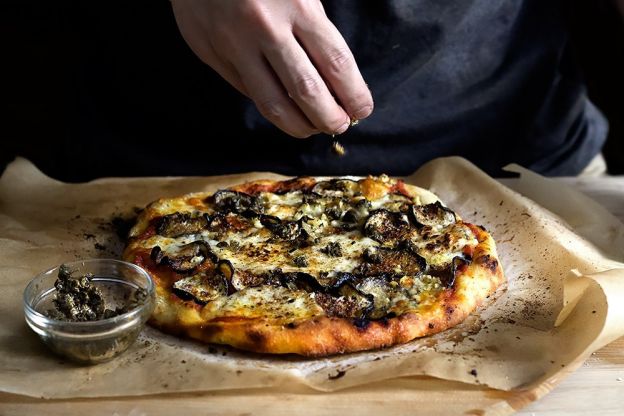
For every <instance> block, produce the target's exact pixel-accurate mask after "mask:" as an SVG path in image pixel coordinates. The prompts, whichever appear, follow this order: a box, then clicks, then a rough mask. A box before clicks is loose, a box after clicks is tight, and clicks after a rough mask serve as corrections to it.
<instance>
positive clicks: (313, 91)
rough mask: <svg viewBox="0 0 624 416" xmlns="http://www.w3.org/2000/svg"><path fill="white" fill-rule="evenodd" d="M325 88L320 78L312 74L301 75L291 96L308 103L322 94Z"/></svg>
mask: <svg viewBox="0 0 624 416" xmlns="http://www.w3.org/2000/svg"><path fill="white" fill-rule="evenodd" d="M323 86H324V85H323V81H322V80H321V79H320V78H319V77H317V76H314V75H310V74H307V75H301V76H299V77H298V78H297V79H296V80H295V83H294V89H293V92H292V93H291V95H292V98H294V99H295V100H297V99H300V100H303V101H308V100H310V99H313V98H315V97H317V96H318V95H319V94H321V92H322V91H323Z"/></svg>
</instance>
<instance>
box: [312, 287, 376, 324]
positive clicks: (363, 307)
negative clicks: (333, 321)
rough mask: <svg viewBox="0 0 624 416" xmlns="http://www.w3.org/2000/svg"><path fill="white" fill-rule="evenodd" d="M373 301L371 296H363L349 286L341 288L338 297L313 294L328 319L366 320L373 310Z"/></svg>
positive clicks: (321, 293) (320, 293) (318, 293)
mask: <svg viewBox="0 0 624 416" xmlns="http://www.w3.org/2000/svg"><path fill="white" fill-rule="evenodd" d="M373 299H374V298H373V295H369V294H363V293H361V292H359V291H358V290H357V289H355V288H353V287H352V286H351V285H349V284H347V285H344V286H342V288H341V293H340V296H332V295H330V294H327V293H323V292H316V293H314V300H315V301H316V303H317V304H318V305H319V306H320V307H321V308H323V310H324V311H325V313H326V314H327V316H330V317H340V318H360V319H362V318H366V317H367V316H368V314H369V313H370V312H371V311H372V310H373V309H374V306H375V305H374V300H373Z"/></svg>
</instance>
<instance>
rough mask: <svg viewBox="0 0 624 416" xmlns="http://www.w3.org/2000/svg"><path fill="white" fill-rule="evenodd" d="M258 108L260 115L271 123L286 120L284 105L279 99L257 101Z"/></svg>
mask: <svg viewBox="0 0 624 416" xmlns="http://www.w3.org/2000/svg"><path fill="white" fill-rule="evenodd" d="M256 107H257V108H258V111H259V112H260V114H262V115H263V116H264V117H266V118H267V119H269V120H271V121H280V120H283V119H284V114H285V111H286V110H285V108H284V104H283V103H282V102H281V101H280V100H279V99H272V98H268V99H263V100H258V101H256Z"/></svg>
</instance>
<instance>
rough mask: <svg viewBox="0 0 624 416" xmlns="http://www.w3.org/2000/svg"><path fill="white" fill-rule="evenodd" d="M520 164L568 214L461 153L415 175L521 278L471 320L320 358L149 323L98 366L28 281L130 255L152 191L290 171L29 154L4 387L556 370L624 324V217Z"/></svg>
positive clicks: (36, 391)
mask: <svg viewBox="0 0 624 416" xmlns="http://www.w3.org/2000/svg"><path fill="white" fill-rule="evenodd" d="M510 169H512V170H514V171H516V172H521V173H522V175H523V176H522V178H521V180H520V181H518V189H519V190H520V191H521V192H522V193H524V194H526V195H529V196H531V197H532V198H533V199H536V200H539V201H546V202H543V205H546V206H547V208H549V209H550V210H551V211H554V212H558V213H560V214H562V217H563V218H562V217H559V216H556V215H554V214H552V213H551V212H550V211H548V210H546V209H544V208H543V207H542V206H540V205H537V204H536V203H535V202H533V201H532V200H530V199H528V198H526V197H523V196H521V195H520V194H518V193H516V192H514V191H512V190H510V189H508V188H506V187H504V186H502V185H501V184H499V183H498V182H497V181H495V180H493V179H491V178H490V177H488V176H487V175H485V174H484V173H483V172H481V171H479V170H478V169H477V168H476V167H474V166H473V165H471V164H470V163H469V162H467V161H465V160H463V159H460V158H445V159H437V160H435V161H432V162H430V163H429V164H427V165H426V166H424V167H423V168H421V169H419V170H418V171H417V172H416V173H414V174H413V175H411V176H409V177H407V178H406V181H407V182H408V183H412V184H415V185H418V186H421V187H424V188H428V189H430V190H432V191H433V192H434V193H436V194H437V195H438V196H439V197H440V198H441V199H442V200H443V201H444V202H445V203H446V204H447V205H448V206H450V207H451V208H453V209H454V210H455V211H456V212H458V213H459V214H460V215H461V216H462V217H463V218H464V219H465V220H467V221H469V222H473V223H476V224H480V225H484V226H485V227H486V228H487V229H488V230H489V231H490V232H491V233H492V234H493V236H494V238H495V240H496V241H497V245H498V250H499V254H500V259H501V262H502V265H503V268H504V270H505V274H506V275H507V278H508V283H507V284H506V285H504V287H502V288H500V290H499V291H498V292H497V293H496V295H494V296H492V298H491V299H490V300H489V301H488V302H487V303H488V304H487V305H484V306H483V307H482V308H481V309H480V310H479V311H477V313H475V314H473V316H471V317H470V318H469V319H468V320H467V321H466V322H464V323H463V324H462V325H460V326H459V327H456V328H453V329H451V330H449V331H445V332H443V333H441V334H437V335H434V336H431V337H426V338H422V339H418V340H415V341H413V342H410V343H408V344H405V345H400V346H396V347H393V348H388V349H384V350H379V351H371V352H362V353H356V354H347V355H341V356H334V357H328V358H320V359H309V358H301V357H296V356H287V357H279V356H268V355H257V354H250V353H244V352H238V351H235V350H233V349H230V348H227V347H220V346H210V345H203V344H199V343H196V342H194V341H188V340H181V339H177V338H175V337H172V336H168V335H165V334H162V333H160V332H159V331H157V330H155V329H152V328H147V329H146V330H145V331H144V333H143V334H142V335H141V337H140V338H139V340H138V341H137V343H136V344H135V345H134V346H133V347H131V349H130V350H129V351H128V352H126V353H125V354H124V355H122V356H121V357H119V358H117V359H115V360H113V361H111V362H108V363H105V364H100V365H97V366H91V367H85V366H77V365H74V364H71V363H68V362H66V361H65V360H63V359H62V358H60V357H58V356H55V355H53V354H52V353H51V352H49V351H48V350H47V349H46V347H45V346H44V345H43V344H42V343H41V342H40V341H39V339H38V338H37V336H36V335H35V334H34V333H33V332H32V331H30V329H29V328H28V327H27V325H26V323H25V322H24V315H23V309H22V292H23V290H24V288H25V286H26V284H27V283H28V281H29V280H30V279H31V278H32V277H33V276H34V275H36V274H37V273H39V272H40V271H42V270H45V269H48V268H50V267H53V266H55V265H58V264H60V263H63V262H68V261H73V260H77V259H85V258H93V257H118V256H119V255H120V253H121V250H122V248H123V243H122V242H121V240H120V239H119V237H118V236H117V232H122V233H123V231H125V229H124V228H125V226H127V224H128V221H129V220H131V218H132V216H133V215H134V214H135V213H136V209H138V208H141V207H143V206H145V205H146V204H147V203H149V202H151V201H152V200H155V199H157V198H160V197H169V196H176V195H181V194H185V193H188V192H195V191H214V190H216V189H218V188H222V187H225V186H228V185H232V184H235V183H239V182H242V181H245V180H253V179H259V178H281V176H279V175H275V174H270V173H251V174H244V175H230V176H219V177H206V178H201V177H192V178H133V179H122V178H108V179H100V180H96V181H93V182H89V183H84V184H65V183H61V182H58V181H55V180H53V179H50V178H48V177H46V176H45V175H43V174H42V173H41V172H40V171H38V170H37V169H36V168H35V167H34V166H33V165H32V164H31V163H30V162H28V161H26V160H24V159H17V160H16V161H14V162H13V163H12V164H11V165H9V166H8V168H7V169H6V171H5V172H4V174H3V176H2V178H0V313H1V314H2V325H1V326H0V391H4V392H9V393H16V394H23V395H28V396H35V397H45V398H70V397H105V396H129V395H143V394H156V393H162V392H182V391H209V390H223V389H247V388H257V387H271V386H273V387H276V388H279V387H280V386H281V387H285V386H293V385H301V386H308V387H312V388H314V389H317V390H323V391H331V390H336V389H340V388H344V387H348V386H355V385H360V384H364V383H367V382H371V381H375V380H382V379H387V378H394V377H399V376H406V375H429V376H433V377H439V378H443V379H448V380H457V381H462V382H466V383H476V384H483V385H487V386H490V387H492V388H496V389H502V390H509V389H514V388H521V387H523V386H527V385H529V384H532V383H535V382H538V381H539V380H544V379H546V378H548V377H551V376H553V375H555V374H557V373H558V372H559V371H561V370H562V369H564V368H565V366H566V365H569V364H571V363H573V362H574V361H576V360H578V359H579V358H582V357H585V356H587V355H589V353H591V352H592V351H594V350H596V349H598V348H600V347H601V346H603V345H605V344H607V343H609V342H610V341H612V340H614V339H616V338H618V337H619V336H622V335H624V263H622V262H624V244H622V242H623V241H624V225H622V223H620V222H619V221H617V219H615V218H614V217H613V216H611V215H610V214H609V213H608V212H606V210H604V209H603V208H601V207H600V206H599V205H597V204H596V203H594V202H593V201H591V200H589V199H588V198H587V197H585V196H583V195H581V194H579V193H578V192H575V191H572V190H568V189H567V188H565V187H563V186H562V185H560V184H556V185H555V184H553V183H551V182H550V181H549V180H547V179H545V178H542V177H540V176H539V175H535V174H533V173H531V172H528V171H525V170H523V169H522V168H519V167H511V168H510ZM581 236H583V237H581ZM588 240H591V241H593V242H594V244H592V243H589V242H588Z"/></svg>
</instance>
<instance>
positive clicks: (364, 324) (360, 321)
mask: <svg viewBox="0 0 624 416" xmlns="http://www.w3.org/2000/svg"><path fill="white" fill-rule="evenodd" d="M353 325H354V326H355V327H356V328H357V329H366V328H368V326H369V325H370V321H369V320H368V319H364V318H355V319H354V320H353Z"/></svg>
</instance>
